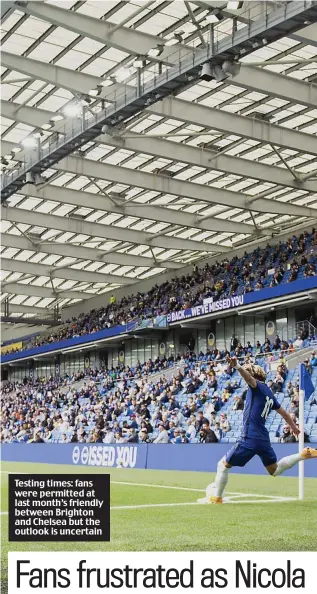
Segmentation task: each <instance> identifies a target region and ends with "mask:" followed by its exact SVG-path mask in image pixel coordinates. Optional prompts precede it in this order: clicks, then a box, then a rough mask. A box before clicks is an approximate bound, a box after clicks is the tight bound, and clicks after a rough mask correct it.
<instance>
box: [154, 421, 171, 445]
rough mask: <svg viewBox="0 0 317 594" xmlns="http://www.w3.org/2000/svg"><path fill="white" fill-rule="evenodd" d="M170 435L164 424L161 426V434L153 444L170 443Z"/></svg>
mask: <svg viewBox="0 0 317 594" xmlns="http://www.w3.org/2000/svg"><path fill="white" fill-rule="evenodd" d="M168 439H169V438H168V433H167V431H166V429H165V428H164V425H163V424H162V423H160V424H159V434H158V436H157V437H156V438H155V439H154V440H153V443H168Z"/></svg>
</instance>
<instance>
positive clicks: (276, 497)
mask: <svg viewBox="0 0 317 594" xmlns="http://www.w3.org/2000/svg"><path fill="white" fill-rule="evenodd" d="M0 472H1V474H15V473H14V472H11V471H8V470H1V471H0ZM19 474H26V473H21V472H20V473H19ZM111 483H112V484H113V485H127V486H134V487H154V488H156V489H174V490H175V489H176V490H178V491H192V492H197V493H205V491H206V489H195V488H194V487H178V486H175V485H157V484H155V483H134V482H133V481H132V482H131V481H113V480H111ZM227 493H228V495H232V496H233V497H242V496H243V497H266V498H267V499H268V500H269V501H270V500H273V501H276V500H280V501H296V498H294V497H281V496H280V495H264V494H261V495H259V494H258V493H241V492H235V491H227ZM230 499H231V497H230ZM149 505H150V504H149ZM153 505H155V504H153ZM162 505H163V504H162ZM166 505H169V504H166ZM174 505H176V504H174ZM178 505H179V504H178ZM128 507H132V506H128Z"/></svg>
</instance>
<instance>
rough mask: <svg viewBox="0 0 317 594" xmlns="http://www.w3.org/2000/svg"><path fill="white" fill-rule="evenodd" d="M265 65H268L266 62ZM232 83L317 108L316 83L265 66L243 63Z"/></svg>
mask: <svg viewBox="0 0 317 594" xmlns="http://www.w3.org/2000/svg"><path fill="white" fill-rule="evenodd" d="M263 66H266V64H265V62H263ZM230 84H234V85H237V86H242V87H245V88H246V89H250V90H251V91H258V92H260V93H264V94H265V95H271V96H272V97H279V98H280V99H285V100H286V101H291V102H294V103H300V104H302V105H307V106H308V107H313V108H316V105H317V86H316V85H313V84H311V83H308V82H303V81H299V80H297V79H295V78H292V77H291V76H287V75H284V76H283V75H282V74H276V73H275V72H271V71H270V70H266V69H265V68H256V67H254V66H249V65H248V66H247V65H244V64H242V66H241V70H240V73H239V74H238V75H237V76H235V77H234V79H233V81H230Z"/></svg>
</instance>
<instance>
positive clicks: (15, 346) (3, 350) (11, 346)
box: [1, 341, 22, 355]
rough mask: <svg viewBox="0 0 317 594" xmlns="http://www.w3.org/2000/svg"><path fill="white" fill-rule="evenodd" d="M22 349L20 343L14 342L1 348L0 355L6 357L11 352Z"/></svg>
mask: <svg viewBox="0 0 317 594" xmlns="http://www.w3.org/2000/svg"><path fill="white" fill-rule="evenodd" d="M20 349H22V341H21V342H14V343H12V344H6V346H2V347H1V355H8V353H11V352H12V351H16V350H18V351H19V350H20Z"/></svg>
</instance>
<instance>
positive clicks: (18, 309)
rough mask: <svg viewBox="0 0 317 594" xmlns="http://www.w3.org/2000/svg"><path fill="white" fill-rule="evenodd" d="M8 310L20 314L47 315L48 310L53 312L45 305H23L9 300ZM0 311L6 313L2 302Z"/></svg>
mask: <svg viewBox="0 0 317 594" xmlns="http://www.w3.org/2000/svg"><path fill="white" fill-rule="evenodd" d="M36 288H37V287H36ZM6 292H7V291H6ZM9 311H10V312H11V311H12V312H13V313H21V314H43V315H48V314H49V313H50V312H52V313H53V310H51V309H48V308H47V307H37V306H36V305H23V304H20V305H18V304H17V303H12V301H9ZM1 313H6V311H5V307H4V303H3V302H2V303H1Z"/></svg>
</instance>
